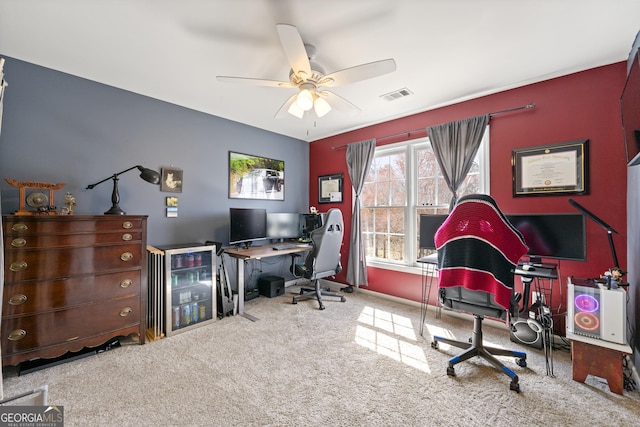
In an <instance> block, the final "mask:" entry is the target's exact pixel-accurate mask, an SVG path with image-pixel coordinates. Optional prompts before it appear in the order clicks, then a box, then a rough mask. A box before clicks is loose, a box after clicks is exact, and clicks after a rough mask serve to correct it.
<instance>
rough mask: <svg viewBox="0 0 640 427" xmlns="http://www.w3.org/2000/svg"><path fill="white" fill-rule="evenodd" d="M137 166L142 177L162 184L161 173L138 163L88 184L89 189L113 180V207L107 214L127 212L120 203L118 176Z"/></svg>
mask: <svg viewBox="0 0 640 427" xmlns="http://www.w3.org/2000/svg"><path fill="white" fill-rule="evenodd" d="M136 168H137V169H138V170H139V171H140V178H142V179H144V180H145V181H147V182H149V183H151V184H154V185H158V184H160V174H159V173H158V172H156V171H154V170H153V169H147V168H145V167H142V166H140V165H137V166H132V167H130V168H129V169H125V170H123V171H122V172H118V173H114V174H113V175H111V176H110V177H108V178H105V179H103V180H102V181H99V182H96V183H95V184H91V185H88V186H87V190H92V189H93V188H94V187H95V186H96V185H98V184H102V183H103V182H105V181H108V180H110V179H112V180H113V192H112V193H111V204H112V206H111V209H109V210H108V211H106V212H105V215H125V214H126V212H125V211H123V210H122V209H121V208H120V205H119V203H120V193H119V192H118V176H120V175H122V174H123V173H125V172H129V171H130V170H133V169H136Z"/></svg>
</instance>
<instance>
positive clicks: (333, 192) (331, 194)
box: [318, 174, 343, 203]
mask: <svg viewBox="0 0 640 427" xmlns="http://www.w3.org/2000/svg"><path fill="white" fill-rule="evenodd" d="M342 185H343V176H342V174H334V175H323V176H320V177H318V202H319V203H342V200H343V197H342V194H343V189H342Z"/></svg>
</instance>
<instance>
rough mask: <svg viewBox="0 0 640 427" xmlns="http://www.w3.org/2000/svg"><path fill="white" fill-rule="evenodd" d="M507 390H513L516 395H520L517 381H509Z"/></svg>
mask: <svg viewBox="0 0 640 427" xmlns="http://www.w3.org/2000/svg"><path fill="white" fill-rule="evenodd" d="M509 390H513V391H515V392H516V393H520V383H519V382H517V381H511V384H510V385H509Z"/></svg>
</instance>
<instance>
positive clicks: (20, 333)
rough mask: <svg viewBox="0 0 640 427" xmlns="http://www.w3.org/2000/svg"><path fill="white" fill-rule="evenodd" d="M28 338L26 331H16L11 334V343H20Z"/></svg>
mask: <svg viewBox="0 0 640 427" xmlns="http://www.w3.org/2000/svg"><path fill="white" fill-rule="evenodd" d="M26 336H27V331H25V330H24V329H14V330H13V331H11V332H9V337H8V338H9V341H19V340H21V339H22V338H24V337H26Z"/></svg>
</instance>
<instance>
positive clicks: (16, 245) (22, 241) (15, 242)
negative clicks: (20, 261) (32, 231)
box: [11, 237, 27, 248]
mask: <svg viewBox="0 0 640 427" xmlns="http://www.w3.org/2000/svg"><path fill="white" fill-rule="evenodd" d="M26 244H27V241H26V240H25V239H23V238H22V237H18V238H17V239H13V240H12V241H11V246H13V247H14V248H21V247H23V246H24V245H26Z"/></svg>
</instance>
